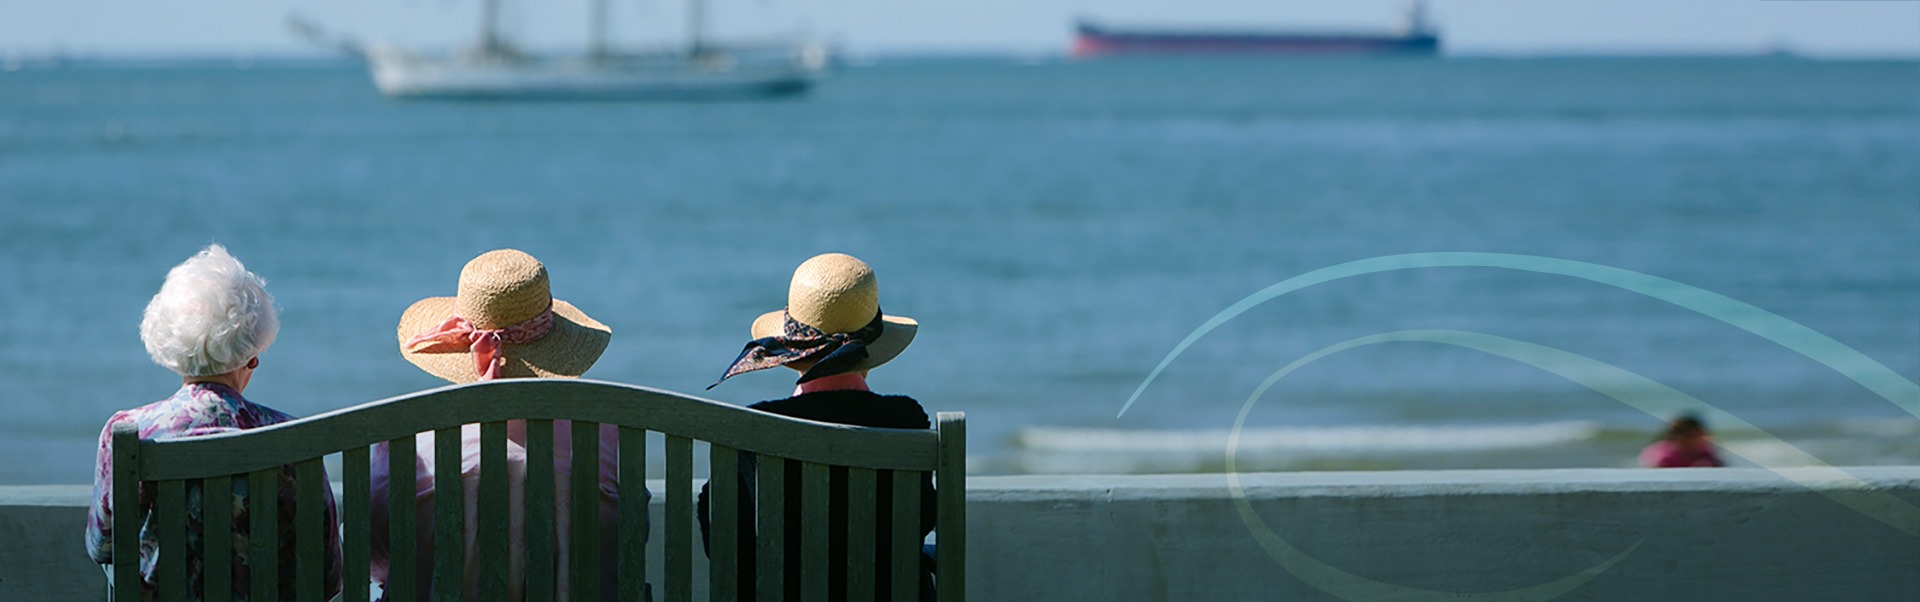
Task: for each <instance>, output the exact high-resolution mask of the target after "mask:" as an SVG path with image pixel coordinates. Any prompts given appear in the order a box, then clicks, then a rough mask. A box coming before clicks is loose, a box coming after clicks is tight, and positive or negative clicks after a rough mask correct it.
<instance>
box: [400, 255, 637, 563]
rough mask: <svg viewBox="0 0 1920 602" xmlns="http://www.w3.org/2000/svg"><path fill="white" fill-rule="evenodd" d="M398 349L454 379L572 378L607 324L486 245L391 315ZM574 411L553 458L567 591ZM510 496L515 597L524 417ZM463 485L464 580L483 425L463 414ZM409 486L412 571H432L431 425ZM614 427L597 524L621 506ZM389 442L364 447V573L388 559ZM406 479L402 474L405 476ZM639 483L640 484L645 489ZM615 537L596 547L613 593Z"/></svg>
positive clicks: (525, 260)
mask: <svg viewBox="0 0 1920 602" xmlns="http://www.w3.org/2000/svg"><path fill="white" fill-rule="evenodd" d="M398 334H399V340H400V355H401V357H404V358H406V360H407V361H408V362H411V363H413V365H415V366H417V367H419V368H420V369H421V370H425V371H426V372H427V373H428V374H432V375H434V376H438V377H440V378H442V379H445V380H447V381H449V382H453V383H471V382H477V381H484V380H493V379H499V378H536V377H538V378H578V377H579V376H580V375H581V374H584V373H586V371H587V369H588V368H590V367H592V366H593V363H594V361H595V360H598V359H599V358H600V353H601V352H602V351H605V350H606V348H607V342H608V340H609V339H611V338H612V331H611V330H610V329H608V328H607V326H606V325H604V324H601V323H599V322H597V321H595V320H594V319H593V318H590V317H587V314H586V313H584V312H582V311H580V309H579V308H577V307H574V306H573V304H571V303H568V302H566V301H561V300H559V299H554V298H553V294H552V292H551V290H550V288H549V285H548V281H547V268H546V266H544V265H541V264H540V261H539V260H536V259H534V258H533V256H531V255H528V254H526V253H523V252H521V251H517V250H513V249H502V250H498V251H490V252H487V253H484V254H482V255H480V256H479V257H475V258H473V260H472V261H469V262H467V265H466V267H465V268H463V269H461V270H460V283H459V288H458V293H457V294H456V295H455V296H453V297H433V298H428V299H424V300H421V301H419V302H417V303H414V304H413V306H412V307H408V308H407V310H406V312H404V313H402V314H401V316H400V326H399V331H398ZM572 428H573V427H572V423H571V422H570V421H566V420H555V421H554V422H553V430H554V433H555V435H554V438H553V441H554V450H553V464H554V477H555V479H556V480H557V482H558V483H559V484H560V485H559V486H556V487H554V490H553V491H554V506H553V509H554V519H555V522H556V525H555V529H554V537H555V546H554V548H553V549H554V551H555V556H556V562H557V566H556V567H555V573H554V575H555V588H556V590H557V592H556V599H570V592H571V589H572V587H571V583H570V582H569V577H570V575H571V571H570V570H569V565H570V563H571V562H572V560H573V559H572V558H570V557H569V555H570V553H571V550H572V548H571V546H569V545H568V541H567V540H568V539H569V534H570V533H571V532H572V531H571V529H570V528H569V525H570V524H571V520H572V516H571V510H572V508H573V505H572V504H571V498H572V492H571V491H570V489H571V487H568V486H566V485H565V483H568V482H570V480H571V474H572V472H573V471H572V464H573V463H572V457H573V453H572V449H573V438H572V436H571V433H572ZM507 431H508V432H507V439H508V441H507V464H508V466H507V475H508V486H509V490H510V491H511V493H510V494H509V496H508V502H507V505H508V513H509V517H510V518H509V522H510V524H509V525H507V526H506V528H507V529H508V541H509V545H508V550H509V551H508V560H509V562H508V567H509V568H508V575H507V590H508V596H509V597H510V598H511V599H513V600H520V599H523V596H524V594H525V592H524V587H525V575H524V570H523V568H522V567H523V565H524V562H523V556H522V554H523V552H524V551H525V549H526V545H525V544H526V540H525V531H524V530H523V524H522V523H523V518H524V514H523V506H522V503H523V502H524V494H525V491H526V489H525V481H526V462H527V457H526V449H525V447H524V446H525V445H526V424H525V423H524V422H521V421H511V422H509V423H508V427H507ZM460 434H461V462H460V476H461V481H462V483H461V487H462V491H460V492H458V494H460V495H463V496H464V497H465V498H466V503H465V506H464V507H465V508H466V512H467V518H466V529H467V532H466V538H465V542H466V543H465V550H464V555H465V558H466V562H465V567H466V574H465V575H464V578H465V583H466V584H467V591H468V592H472V591H475V590H474V584H475V583H477V579H478V575H477V571H478V563H477V562H475V561H474V556H475V553H476V550H475V542H476V539H477V538H476V537H475V536H476V532H477V530H478V529H479V525H478V521H477V520H476V516H475V515H474V512H475V511H476V510H475V508H476V507H477V504H475V503H474V502H475V498H476V497H477V495H478V491H479V476H480V475H479V472H480V428H479V425H475V424H469V425H466V426H464V427H462V428H461V429H460ZM414 441H415V449H414V474H413V480H414V491H415V496H416V499H417V500H418V506H417V510H418V515H417V516H416V518H415V522H414V524H415V525H418V527H419V535H418V536H417V537H416V538H415V539H414V541H415V542H417V544H418V546H419V549H418V550H417V552H416V555H415V558H416V559H417V560H418V563H419V564H418V572H417V573H416V574H418V575H429V574H431V566H430V563H431V562H432V558H433V539H434V538H433V537H432V533H433V498H434V495H435V487H434V482H433V474H434V453H433V441H434V436H433V433H432V432H425V433H419V434H417V435H415V437H414ZM618 446H619V431H618V428H617V427H614V426H612V425H601V426H600V517H599V520H600V526H601V528H602V529H603V530H614V529H616V528H617V523H618V521H619V516H618V511H617V509H618V499H617V498H618V494H619V492H618V486H617V483H618V474H619V471H618V461H619V449H618ZM386 448H387V446H386V445H384V444H382V445H377V446H375V448H374V452H373V454H372V455H373V459H372V466H371V470H372V473H373V474H372V481H373V483H372V497H373V499H372V500H371V506H372V508H371V512H370V514H371V520H370V521H369V522H370V524H371V526H372V528H373V532H374V534H375V535H374V537H373V550H372V554H371V556H372V565H373V566H372V570H371V572H372V574H373V580H374V582H375V583H378V584H381V585H382V586H383V589H384V586H385V584H386V580H387V576H388V574H389V572H388V563H389V558H390V556H389V554H388V550H387V547H386V546H387V537H386V536H385V535H384V534H385V533H386V532H387V524H388V509H387V506H386V504H387V491H388V489H389V488H390V487H391V486H392V485H391V482H392V479H391V477H390V475H388V474H387V466H388V464H387V461H388V460H387V456H388V450H387V449H386ZM402 478H403V479H404V478H405V477H402ZM640 494H641V495H647V492H646V491H644V490H642V491H641V492H640ZM616 543H617V542H615V541H614V539H613V538H606V539H603V540H602V553H601V554H600V559H599V560H600V561H601V562H602V564H603V566H602V567H601V572H600V574H601V575H602V579H603V582H602V587H601V590H600V591H602V592H605V593H606V594H607V598H608V599H612V595H613V593H614V592H617V591H618V590H617V588H616V587H615V585H616V584H615V583H614V581H613V580H614V579H615V571H614V564H613V560H614V559H615V558H616V557H617V554H615V553H614V549H615V548H614V545H615V544H616ZM432 581H433V580H432V579H426V578H422V579H419V582H418V584H417V585H418V592H417V594H418V595H419V599H421V600H425V599H429V597H428V595H429V594H430V593H431V588H432Z"/></svg>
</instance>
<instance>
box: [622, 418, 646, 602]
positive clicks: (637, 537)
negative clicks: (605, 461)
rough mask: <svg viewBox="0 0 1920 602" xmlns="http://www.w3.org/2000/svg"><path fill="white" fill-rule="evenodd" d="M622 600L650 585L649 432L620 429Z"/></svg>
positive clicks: (636, 596)
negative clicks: (648, 534) (648, 563)
mask: <svg viewBox="0 0 1920 602" xmlns="http://www.w3.org/2000/svg"><path fill="white" fill-rule="evenodd" d="M619 549H620V576H619V579H620V599H621V600H644V599H646V588H647V431H645V430H643V429H636V428H626V427H621V429H620V546H619Z"/></svg>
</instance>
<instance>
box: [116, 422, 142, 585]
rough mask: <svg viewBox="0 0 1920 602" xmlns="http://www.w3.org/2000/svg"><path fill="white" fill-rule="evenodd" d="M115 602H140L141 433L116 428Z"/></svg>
mask: <svg viewBox="0 0 1920 602" xmlns="http://www.w3.org/2000/svg"><path fill="white" fill-rule="evenodd" d="M111 436H112V437H113V440H112V443H111V445H112V446H113V507H114V508H115V512H114V513H113V583H114V586H115V587H114V589H113V592H112V593H113V600H114V602H140V519H141V517H140V513H139V512H134V511H131V509H133V508H139V507H140V474H141V471H140V431H139V428H138V427H136V426H134V424H133V423H132V422H131V421H128V422H123V423H120V424H116V425H114V426H113V435H111Z"/></svg>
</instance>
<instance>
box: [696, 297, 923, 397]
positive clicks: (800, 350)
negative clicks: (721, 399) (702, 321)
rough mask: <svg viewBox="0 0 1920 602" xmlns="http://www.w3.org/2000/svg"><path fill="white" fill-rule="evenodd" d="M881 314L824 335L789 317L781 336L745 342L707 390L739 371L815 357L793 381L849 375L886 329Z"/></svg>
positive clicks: (765, 367)
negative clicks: (856, 327)
mask: <svg viewBox="0 0 1920 602" xmlns="http://www.w3.org/2000/svg"><path fill="white" fill-rule="evenodd" d="M882 315H884V314H882V313H880V312H878V311H875V312H874V314H873V321H872V322H868V323H867V325H866V326H861V327H860V329H859V330H855V331H853V332H848V333H838V332H836V333H826V332H821V331H820V329H818V328H814V327H812V326H808V325H806V324H802V323H800V322H799V321H798V320H794V319H793V316H792V315H791V314H789V315H787V316H786V321H787V322H786V326H785V327H784V329H783V332H782V333H781V334H779V335H775V336H770V337H764V338H759V339H754V340H753V341H750V342H748V343H747V346H746V348H745V349H741V350H740V357H737V358H734V360H733V365H731V366H728V367H727V372H726V374H722V375H720V380H716V381H713V384H711V385H707V388H709V389H711V388H714V387H715V386H718V385H719V384H720V383H722V382H725V381H726V380H727V379H729V378H733V375H735V374H740V373H742V372H752V371H754V370H764V369H767V368H772V367H775V366H784V365H787V364H791V363H793V362H797V361H801V360H808V359H815V358H818V359H817V360H815V361H814V363H813V367H811V368H808V369H807V371H806V372H805V373H802V374H801V375H800V380H799V381H796V382H802V383H804V382H807V381H810V380H813V379H816V378H820V377H823V376H833V375H835V374H844V373H847V372H852V371H853V369H854V367H855V366H857V365H859V364H860V361H861V360H865V359H867V345H871V344H873V342H874V341H878V340H880V332H881V330H883V329H885V328H886V322H885V321H883V320H881V319H880V316H882Z"/></svg>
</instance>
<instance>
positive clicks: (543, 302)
mask: <svg viewBox="0 0 1920 602" xmlns="http://www.w3.org/2000/svg"><path fill="white" fill-rule="evenodd" d="M549 307H551V308H552V309H553V322H552V325H551V326H550V327H549V328H548V330H547V332H546V334H544V335H540V336H539V337H538V338H536V339H534V340H531V341H525V342H514V341H513V340H508V341H506V342H505V343H503V344H502V345H501V346H500V356H501V360H502V364H501V365H500V378H528V377H565V378H573V377H578V376H580V375H581V374H584V373H586V371H587V368H590V367H592V366H593V362H594V361H595V360H598V359H600V353H601V352H602V351H605V350H606V349H607V341H608V340H610V339H611V338H613V331H612V330H611V329H609V328H607V326H606V325H605V324H601V323H599V322H597V321H595V320H594V319H593V318H590V317H587V314H585V313H582V312H581V311H580V309H579V308H576V307H574V306H573V304H571V303H567V302H566V301H561V300H559V299H554V298H553V293H552V292H551V291H550V290H549V289H548V287H547V268H546V266H543V265H540V261H539V260H537V259H534V258H533V256H531V255H528V254H526V253H523V252H520V251H517V250H513V249H502V250H498V251H488V252H487V253H484V254H482V255H480V256H479V257H475V258H473V261H469V262H467V266H466V267H465V268H463V269H461V270H460V285H459V289H458V296H454V297H430V298H427V299H422V300H420V301H419V302H417V303H414V304H413V306H412V307H408V308H407V311H406V312H405V313H402V314H401V315H400V326H399V331H398V334H399V337H400V355H401V357H404V358H406V359H407V361H409V362H413V365H415V366H419V367H420V369H421V370H425V371H427V373H428V374H432V375H434V376H438V377H440V378H444V379H446V380H448V381H452V382H455V383H468V382H474V381H476V380H479V374H478V370H477V369H476V367H475V360H474V357H473V354H472V353H471V352H469V351H468V350H467V348H466V347H465V346H464V345H445V344H442V345H426V344H419V345H414V346H412V348H409V346H408V345H407V342H408V341H409V340H411V339H413V338H414V337H416V336H419V335H422V334H426V333H429V332H433V331H434V330H435V329H437V328H440V327H441V325H442V324H445V323H446V322H447V321H448V320H449V319H450V318H453V317H456V316H457V317H460V318H464V319H465V320H466V321H467V322H469V323H471V324H472V327H473V328H476V329H482V330H490V329H501V328H509V327H512V326H515V325H519V324H525V323H528V322H529V321H530V320H535V319H536V318H539V317H540V315H541V313H542V312H545V311H546V310H547V309H548V308H549Z"/></svg>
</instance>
